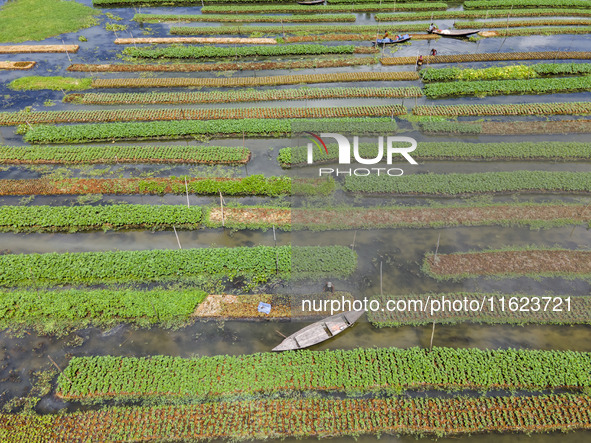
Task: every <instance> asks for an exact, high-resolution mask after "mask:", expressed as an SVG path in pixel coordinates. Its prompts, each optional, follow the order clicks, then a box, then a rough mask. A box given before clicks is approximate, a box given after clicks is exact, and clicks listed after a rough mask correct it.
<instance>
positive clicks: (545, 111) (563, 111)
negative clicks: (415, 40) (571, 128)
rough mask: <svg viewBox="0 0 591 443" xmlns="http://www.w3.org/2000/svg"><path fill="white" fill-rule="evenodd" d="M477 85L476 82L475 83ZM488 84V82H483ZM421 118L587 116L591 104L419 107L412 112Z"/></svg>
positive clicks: (422, 123) (424, 123) (431, 122)
mask: <svg viewBox="0 0 591 443" xmlns="http://www.w3.org/2000/svg"><path fill="white" fill-rule="evenodd" d="M475 83H476V82H475ZM482 83H487V82H482ZM412 113H413V114H414V115H420V116H435V117H438V116H439V117H440V116H446V117H447V116H452V117H459V116H479V115H573V114H579V115H585V114H591V102H554V103H508V104H501V103H492V104H489V103H479V104H467V105H418V106H415V107H414V108H413V110H412ZM420 123H421V125H423V126H425V127H427V126H434V127H435V126H437V125H438V124H441V125H442V127H443V126H444V125H445V124H447V123H451V124H452V125H456V126H458V127H459V126H465V125H467V124H472V123H464V122H459V123H458V122H438V121H421V122H420Z"/></svg>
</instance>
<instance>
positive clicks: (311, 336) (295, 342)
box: [272, 311, 365, 351]
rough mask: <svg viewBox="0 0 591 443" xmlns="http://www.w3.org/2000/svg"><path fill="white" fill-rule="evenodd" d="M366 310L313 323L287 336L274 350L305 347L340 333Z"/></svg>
mask: <svg viewBox="0 0 591 443" xmlns="http://www.w3.org/2000/svg"><path fill="white" fill-rule="evenodd" d="M364 312H365V311H347V312H342V313H340V314H336V315H333V316H330V317H327V318H325V319H323V320H320V321H317V322H316V323H312V324H311V325H308V326H306V327H305V328H303V329H300V330H299V331H297V332H294V333H293V334H291V335H290V336H289V337H286V338H285V340H283V341H282V342H281V343H280V344H279V345H278V346H276V347H274V348H273V349H272V350H273V351H290V350H295V349H304V348H308V347H310V346H313V345H316V344H318V343H322V342H323V341H325V340H328V339H329V338H332V337H334V336H335V335H337V334H340V333H341V332H343V331H344V330H345V329H347V328H348V327H350V326H353V324H354V323H355V322H356V321H357V320H359V317H361V316H362V315H363V313H364Z"/></svg>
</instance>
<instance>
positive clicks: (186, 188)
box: [185, 177, 190, 208]
mask: <svg viewBox="0 0 591 443" xmlns="http://www.w3.org/2000/svg"><path fill="white" fill-rule="evenodd" d="M185 191H186V193H187V208H189V207H190V205H189V185H187V177H185Z"/></svg>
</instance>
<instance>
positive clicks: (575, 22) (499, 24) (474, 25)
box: [454, 18, 591, 29]
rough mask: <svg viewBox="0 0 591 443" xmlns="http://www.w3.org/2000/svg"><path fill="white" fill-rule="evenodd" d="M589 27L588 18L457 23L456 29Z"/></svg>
mask: <svg viewBox="0 0 591 443" xmlns="http://www.w3.org/2000/svg"><path fill="white" fill-rule="evenodd" d="M566 25H571V26H589V25H591V20H589V19H587V18H542V19H536V20H509V21H507V20H495V21H490V22H479V21H467V22H460V21H458V22H455V23H454V28H456V29H481V28H505V29H506V28H507V27H509V28H513V27H516V28H524V27H527V26H566Z"/></svg>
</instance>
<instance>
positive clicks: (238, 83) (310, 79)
mask: <svg viewBox="0 0 591 443" xmlns="http://www.w3.org/2000/svg"><path fill="white" fill-rule="evenodd" d="M418 79H419V75H418V74H417V73H416V72H414V71H395V72H337V73H332V74H292V75H274V76H268V77H236V78H186V77H185V78H183V77H175V78H110V79H96V80H93V81H92V87H93V88H109V89H114V88H190V87H202V86H206V87H221V88H231V87H244V86H275V85H297V84H302V83H335V82H368V81H388V80H391V81H404V80H418Z"/></svg>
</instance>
